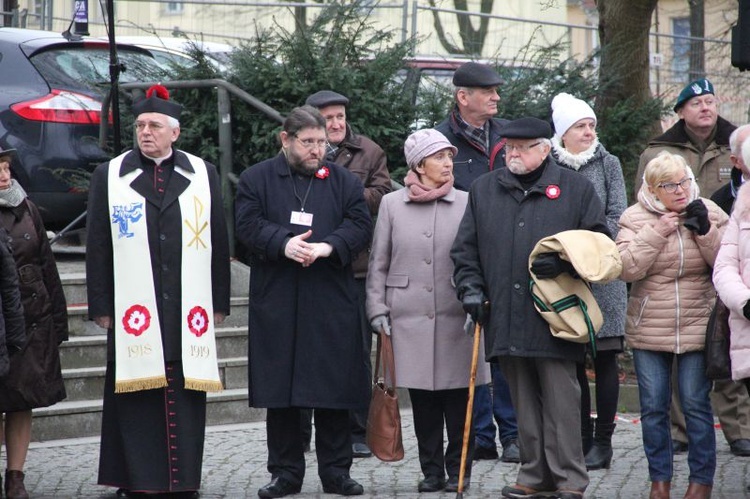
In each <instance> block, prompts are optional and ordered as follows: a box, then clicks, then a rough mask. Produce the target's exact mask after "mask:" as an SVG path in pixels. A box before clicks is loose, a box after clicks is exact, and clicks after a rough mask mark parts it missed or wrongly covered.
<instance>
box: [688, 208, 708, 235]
mask: <svg viewBox="0 0 750 499" xmlns="http://www.w3.org/2000/svg"><path fill="white" fill-rule="evenodd" d="M685 216H686V218H685V221H684V222H683V225H684V226H685V227H687V228H688V229H689V230H691V231H693V232H695V233H696V234H698V235H699V236H705V235H706V234H708V230H709V229H710V228H711V222H709V221H708V208H706V205H705V204H703V201H701V200H700V199H696V200H695V201H693V202H692V203H690V204H689V205H687V206H686V207H685Z"/></svg>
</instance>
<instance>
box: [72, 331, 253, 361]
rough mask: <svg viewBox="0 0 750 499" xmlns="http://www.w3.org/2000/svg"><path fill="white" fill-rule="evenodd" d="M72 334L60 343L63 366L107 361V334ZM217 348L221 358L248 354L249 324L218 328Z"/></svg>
mask: <svg viewBox="0 0 750 499" xmlns="http://www.w3.org/2000/svg"><path fill="white" fill-rule="evenodd" d="M101 332H102V329H99V334H97V335H91V336H71V337H70V339H69V340H68V341H66V342H63V343H62V344H61V345H60V359H61V363H62V366H63V367H64V368H67V369H81V368H87V367H101V366H104V365H105V364H106V362H107V336H106V335H104V334H101ZM216 348H217V350H218V357H219V358H220V359H223V358H228V357H237V356H238V355H246V354H247V325H245V326H235V327H225V326H224V325H222V326H221V327H219V328H218V329H217V330H216Z"/></svg>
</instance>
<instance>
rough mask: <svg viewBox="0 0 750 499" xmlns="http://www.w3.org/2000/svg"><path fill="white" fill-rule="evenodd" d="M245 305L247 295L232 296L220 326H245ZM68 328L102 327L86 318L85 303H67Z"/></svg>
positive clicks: (92, 331) (91, 330) (86, 332)
mask: <svg viewBox="0 0 750 499" xmlns="http://www.w3.org/2000/svg"><path fill="white" fill-rule="evenodd" d="M247 306H248V298H247V296H233V297H232V298H231V302H230V307H231V308H230V315H229V317H227V318H226V320H225V321H224V324H222V326H234V327H239V326H242V327H247ZM68 328H69V330H70V335H71V337H72V336H73V335H80V336H91V335H99V334H102V329H101V328H100V327H99V326H97V325H96V324H94V322H93V321H90V320H89V319H88V306H87V304H85V303H82V304H77V305H75V304H73V305H70V304H69V305H68Z"/></svg>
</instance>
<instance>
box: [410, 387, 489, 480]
mask: <svg viewBox="0 0 750 499" xmlns="http://www.w3.org/2000/svg"><path fill="white" fill-rule="evenodd" d="M409 397H410V398H411V405H412V414H413V416H414V433H415V434H416V436H417V445H418V448H419V464H420V466H421V468H422V473H423V474H424V475H425V476H430V475H434V476H439V477H444V476H445V473H447V474H448V477H456V478H457V477H458V474H459V471H460V468H461V447H462V444H463V436H464V423H465V421H466V403H467V401H468V398H469V389H468V388H456V389H453V390H435V391H432V390H417V389H414V388H410V389H409ZM472 426H473V425H472ZM443 428H445V431H446V433H447V434H448V446H447V447H446V448H445V452H443ZM468 450H469V453H468V455H467V459H466V463H467V467H466V471H465V474H466V478H468V477H470V476H471V462H472V458H473V455H474V428H473V427H472V428H471V434H470V435H469V449H468Z"/></svg>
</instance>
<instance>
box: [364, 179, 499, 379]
mask: <svg viewBox="0 0 750 499" xmlns="http://www.w3.org/2000/svg"><path fill="white" fill-rule="evenodd" d="M407 192H408V191H407V189H401V190H398V191H396V192H392V193H390V194H387V195H386V196H385V197H383V201H382V202H381V204H380V211H379V213H378V220H377V223H376V225H375V234H374V236H373V241H372V250H371V252H370V265H369V269H368V273H367V318H368V320H372V319H373V318H374V317H376V316H378V315H387V316H389V317H390V320H391V330H392V335H391V339H392V340H393V354H394V357H395V361H396V383H397V385H398V386H400V387H404V388H417V389H421V390H449V389H454V388H465V387H467V386H469V374H470V368H471V352H472V346H473V340H472V338H471V337H470V336H468V335H466V334H465V333H464V329H463V326H464V322H465V320H466V313H464V311H463V307H462V306H461V302H460V301H459V300H458V298H457V297H456V289H455V288H454V287H453V284H452V276H453V261H452V260H451V259H450V255H449V253H450V249H451V246H452V244H453V239H454V238H455V237H456V232H457V231H458V224H459V222H460V221H461V217H462V216H463V214H464V210H465V208H466V202H467V199H468V194H467V193H466V192H463V191H458V190H456V189H451V191H450V192H448V194H446V195H445V196H444V197H442V198H440V199H438V200H436V201H430V202H427V203H415V202H412V201H410V200H409V197H408V194H407ZM481 359H482V357H481V355H480V362H479V367H478V369H477V380H476V384H477V385H482V384H486V383H488V382H489V367H488V364H487V363H486V362H483V361H482V360H481Z"/></svg>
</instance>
